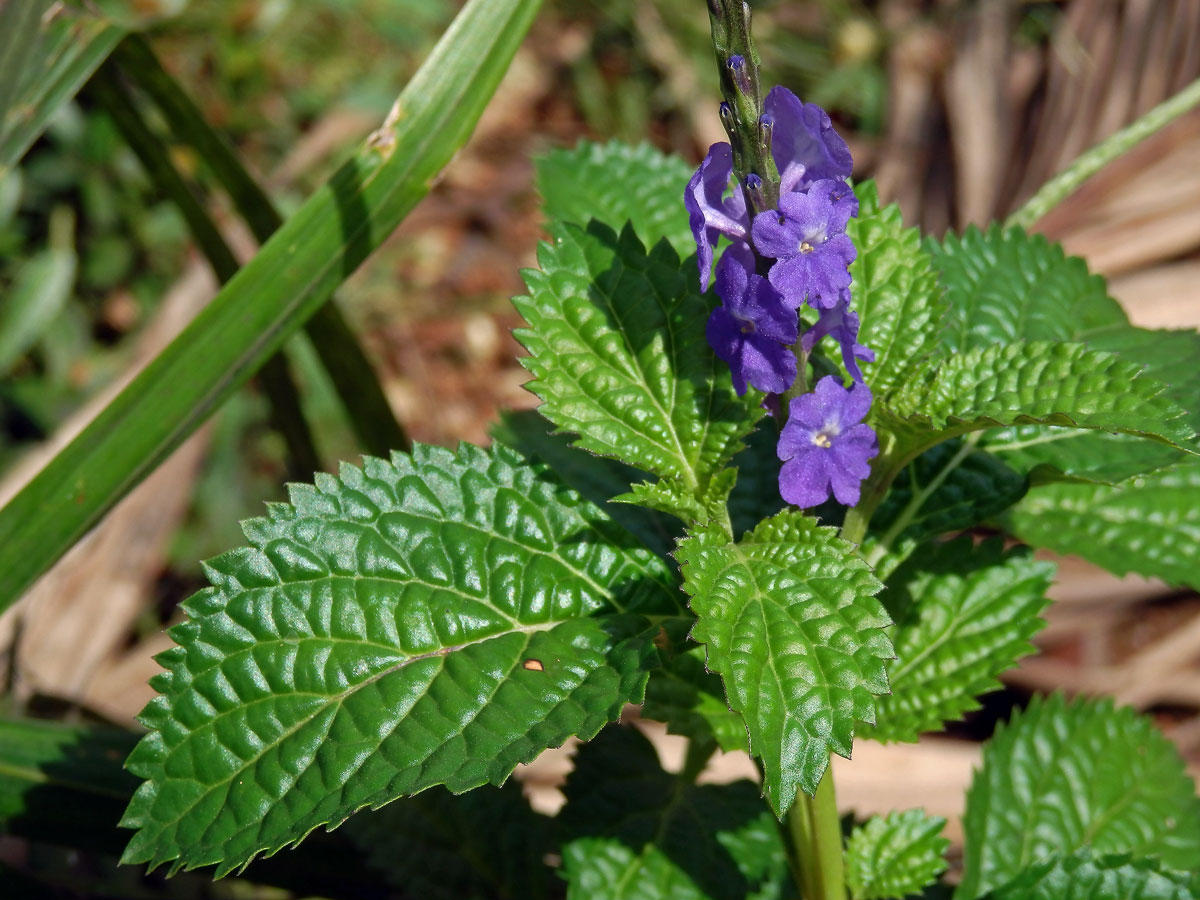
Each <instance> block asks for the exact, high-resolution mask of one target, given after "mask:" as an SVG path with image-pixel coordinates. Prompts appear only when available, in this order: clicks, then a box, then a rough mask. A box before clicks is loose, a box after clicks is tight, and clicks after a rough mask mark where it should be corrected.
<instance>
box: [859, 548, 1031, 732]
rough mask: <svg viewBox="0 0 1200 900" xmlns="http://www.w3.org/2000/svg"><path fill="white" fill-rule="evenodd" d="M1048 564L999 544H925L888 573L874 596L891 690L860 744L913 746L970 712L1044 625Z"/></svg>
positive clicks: (877, 706)
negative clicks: (888, 620)
mask: <svg viewBox="0 0 1200 900" xmlns="http://www.w3.org/2000/svg"><path fill="white" fill-rule="evenodd" d="M1053 577H1054V566H1053V565H1052V564H1051V563H1046V562H1039V561H1036V560H1034V559H1033V558H1032V556H1031V554H1030V552H1029V551H1028V550H1027V549H1025V548H1020V549H1014V550H1009V551H1006V550H1005V549H1004V542H1003V541H1002V540H1000V539H999V538H997V539H995V540H990V541H986V542H984V543H983V544H980V545H979V546H978V547H975V546H973V544H972V540H971V538H970V537H962V538H959V539H957V540H954V541H950V542H949V543H945V544H927V545H925V546H923V547H922V548H921V549H920V550H919V551H918V552H917V553H916V555H914V556H913V557H911V558H910V559H909V560H908V561H907V562H906V563H904V565H902V566H901V567H900V568H899V569H897V570H896V571H895V573H893V575H892V576H891V577H890V578H889V579H888V584H887V590H886V591H885V592H884V594H883V595H882V597H883V601H884V604H885V605H886V606H887V610H888V612H889V613H890V614H891V616H892V618H893V619H895V620H896V627H895V629H894V631H893V632H892V643H893V644H894V645H895V647H896V658H895V659H893V660H889V661H888V664H887V674H888V682H889V684H891V687H892V692H891V694H889V695H888V696H886V697H880V698H879V699H878V700H876V701H875V726H874V727H873V728H865V729H863V730H862V732H861V736H862V737H871V738H874V739H876V740H879V741H916V740H917V737H918V736H919V735H920V734H921V732H924V731H940V730H941V728H942V727H943V725H944V724H945V723H946V722H948V721H951V720H954V719H958V718H960V717H961V716H962V714H963V713H965V712H969V711H970V710H973V709H978V708H979V703H978V702H977V701H976V699H975V698H976V697H978V696H979V695H980V694H984V693H987V692H988V691H992V690H995V689H997V688H999V687H1000V682H999V681H997V680H996V679H997V676H999V675H1000V674H1001V673H1002V672H1004V671H1006V670H1008V669H1010V668H1012V666H1013V665H1014V664H1015V663H1016V661H1017V660H1018V659H1020V658H1021V657H1022V656H1025V655H1026V654H1028V653H1030V652H1031V651H1032V650H1033V646H1032V645H1031V644H1030V642H1029V639H1030V638H1031V637H1033V635H1035V634H1036V633H1037V632H1038V631H1040V630H1041V628H1042V626H1043V625H1044V624H1045V623H1044V622H1043V621H1042V620H1041V619H1040V618H1039V614H1040V613H1041V611H1042V610H1043V609H1045V608H1046V606H1047V605H1048V604H1049V602H1050V601H1049V599H1048V598H1047V597H1046V590H1047V589H1048V588H1049V587H1050V582H1051V580H1052V579H1053Z"/></svg>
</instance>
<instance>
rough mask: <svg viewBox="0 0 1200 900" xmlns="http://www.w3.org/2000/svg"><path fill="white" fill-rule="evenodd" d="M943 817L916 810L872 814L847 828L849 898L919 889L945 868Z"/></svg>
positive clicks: (877, 898) (872, 898) (874, 899)
mask: <svg viewBox="0 0 1200 900" xmlns="http://www.w3.org/2000/svg"><path fill="white" fill-rule="evenodd" d="M945 826H946V820H945V819H943V818H940V817H939V816H927V815H925V813H924V812H922V811H921V810H919V809H906V810H904V811H903V812H894V813H890V814H889V815H888V816H887V818H884V817H882V816H873V817H872V818H870V819H868V820H867V821H866V822H865V823H864V824H862V825H859V826H858V827H857V828H855V829H854V831H852V832H851V833H850V840H849V841H848V842H847V844H846V885H847V887H849V888H850V895H851V896H852V897H853V898H854V900H892V898H895V900H900V898H902V897H907V896H909V895H910V894H919V893H921V891H922V890H923V889H924V888H925V887H926V886H928V885H930V884H932V883H933V882H934V881H936V880H937V877H938V876H939V875H940V874H942V872H944V871H945V870H946V850H947V849H949V847H950V841H949V840H947V839H946V838H944V837H942V836H941V833H942V829H943V828H944V827H945Z"/></svg>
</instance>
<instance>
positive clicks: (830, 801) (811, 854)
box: [788, 767, 846, 900]
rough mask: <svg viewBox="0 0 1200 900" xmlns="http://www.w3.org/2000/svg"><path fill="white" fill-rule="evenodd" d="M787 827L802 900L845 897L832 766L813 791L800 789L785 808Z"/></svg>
mask: <svg viewBox="0 0 1200 900" xmlns="http://www.w3.org/2000/svg"><path fill="white" fill-rule="evenodd" d="M788 830H789V831H790V832H791V836H792V847H793V849H794V850H795V853H796V856H797V858H798V861H799V869H800V884H799V885H798V887H799V888H800V896H801V897H803V898H804V900H846V875H845V869H844V865H843V862H842V823H841V820H840V819H839V818H838V811H837V795H836V793H835V792H834V787H833V768H832V767H830V768H827V769H826V770H825V775H824V776H823V777H822V778H821V783H820V784H819V785H818V786H817V793H816V795H815V796H813V797H809V796H807V795H806V794H804V793H801V794H800V795H799V796H798V797H797V798H796V802H795V803H794V804H793V805H792V808H791V810H789V812H788Z"/></svg>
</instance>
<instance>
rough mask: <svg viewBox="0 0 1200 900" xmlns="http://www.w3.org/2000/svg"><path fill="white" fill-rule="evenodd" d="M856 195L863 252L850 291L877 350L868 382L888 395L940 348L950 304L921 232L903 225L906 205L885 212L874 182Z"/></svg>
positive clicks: (857, 236)
mask: <svg viewBox="0 0 1200 900" xmlns="http://www.w3.org/2000/svg"><path fill="white" fill-rule="evenodd" d="M855 193H856V194H857V195H858V198H859V204H860V205H859V213H858V216H857V217H856V218H853V219H851V220H850V221H849V223H848V224H847V225H846V233H847V234H848V235H850V238H851V239H852V240H853V241H854V246H855V247H856V248H857V249H858V257H857V258H856V259H855V260H854V262H853V263H851V264H850V275H851V277H852V278H853V279H854V281H853V283H852V284H851V286H850V290H851V292H852V294H853V297H854V308H855V310H857V312H858V315H859V318H860V319H861V321H862V330H861V332H860V334H859V340H860V341H861V342H862V343H863V344H865V345H866V346H868V347H870V348H871V349H872V350H874V351H875V362H874V363H872V364H870V365H868V366H867V373H866V374H867V382H868V383H869V384H870V385H871V390H872V391H873V392H874V393H875V394H876V396H882V395H883V394H884V393H886V392H887V391H889V390H891V389H892V387H894V386H895V385H896V384H898V383H900V381H901V380H902V379H903V377H904V375H905V374H906V373H907V372H908V371H909V370H910V369H912V368H913V367H914V366H915V365H916V364H917V363H919V362H920V361H921V360H922V359H924V358H925V357H927V356H929V355H930V354H931V353H933V352H935V351H936V350H937V349H938V345H939V341H940V337H939V335H940V332H941V330H942V328H943V327H944V321H945V317H946V313H947V309H948V306H947V303H946V299H945V297H944V296H943V292H942V288H941V286H940V285H939V284H938V280H937V273H936V272H935V271H934V268H933V264H932V261H931V259H930V257H929V254H928V253H926V252H925V250H924V249H922V247H921V236H920V232H919V231H918V230H917V229H916V228H905V227H904V226H903V224H902V223H901V221H900V207H899V206H897V205H896V204H894V203H893V204H892V205H891V206H888V207H885V208H883V209H880V208H879V196H878V193H877V191H876V189H875V183H874V182H872V181H868V182H864V183H863V184H860V185H858V186H857V187H856V188H855Z"/></svg>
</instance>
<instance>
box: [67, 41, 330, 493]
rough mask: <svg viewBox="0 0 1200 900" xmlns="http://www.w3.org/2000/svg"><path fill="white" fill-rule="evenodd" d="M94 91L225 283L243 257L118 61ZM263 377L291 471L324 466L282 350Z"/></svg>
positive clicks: (92, 85)
mask: <svg viewBox="0 0 1200 900" xmlns="http://www.w3.org/2000/svg"><path fill="white" fill-rule="evenodd" d="M88 91H89V93H91V95H92V96H93V97H95V99H96V100H97V101H98V102H99V103H100V105H101V106H102V107H103V108H104V111H105V112H107V113H108V115H109V118H111V119H112V120H113V123H114V124H115V125H116V126H117V129H118V130H119V131H120V132H121V135H122V137H124V138H125V142H126V143H127V144H128V145H129V148H130V149H131V150H132V151H133V152H134V155H135V156H137V158H138V160H139V161H140V162H141V164H142V167H143V168H144V169H145V170H146V174H147V175H149V176H150V180H151V181H152V182H153V183H154V185H155V186H156V187H157V188H158V189H159V190H160V191H162V192H163V193H164V194H165V195H166V196H167V197H169V198H170V199H171V201H172V202H173V203H174V204H175V206H176V208H177V209H178V210H179V212H180V214H181V215H182V216H183V219H184V221H185V222H186V223H187V226H188V230H189V231H191V233H192V239H193V240H195V242H196V246H197V247H199V248H200V252H201V253H203V254H204V258H205V259H207V260H208V264H209V265H210V266H211V267H212V270H213V274H214V275H216V277H217V280H218V281H219V282H220V283H221V284H225V283H226V282H228V281H229V280H230V279H231V278H233V276H234V275H236V274H237V272H238V269H239V266H238V261H237V258H236V257H235V256H234V255H233V251H232V250H231V249H229V245H228V244H227V243H225V239H224V238H223V237H221V232H220V231H219V230H218V228H217V226H216V225H215V224H214V223H213V221H212V219H211V218H210V217H209V215H208V213H207V211H206V210H205V209H204V206H203V204H202V203H201V202H200V200H199V199H198V198H197V197H196V195H195V194H194V193H192V190H191V188H190V187H189V186H188V185H187V183H186V182H185V181H184V180H183V177H182V176H181V175H180V174H179V171H178V170H177V169H176V168H175V166H174V165H173V164H172V163H171V160H170V159H169V158H168V156H167V153H166V150H165V149H164V147H163V144H162V141H160V140H159V138H158V137H156V136H155V135H154V134H153V133H152V132H151V131H150V129H149V127H147V125H146V123H145V122H144V121H143V120H142V117H141V116H140V115H139V114H138V111H137V106H136V105H135V103H134V99H133V96H132V95H131V94H130V93H129V91H128V90H127V89H126V87H125V85H124V84H123V83H122V81H121V78H120V75H119V73H118V72H117V70H116V68H115V66H114V65H113V64H112V62H111V61H110V62H106V63H105V64H104V65H103V66H101V67H100V69H99V70H98V71H97V72H96V74H95V75H94V76H93V77H92V80H91V81H90V82H89V85H88ZM258 379H259V383H260V384H261V385H262V388H263V391H264V392H265V393H266V395H267V400H268V403H269V404H270V408H271V413H270V420H271V425H272V427H273V428H274V429H275V430H276V431H278V432H279V433H280V435H281V436H282V437H283V440H284V443H285V445H286V446H287V453H288V461H287V468H288V477H289V478H291V479H292V480H297V481H304V480H308V479H309V478H311V477H312V473H313V472H315V471H317V470H319V469H320V468H321V459H320V455H319V454H318V453H317V448H316V442H315V441H314V440H313V436H312V432H311V431H310V430H309V427H308V423H307V421H306V420H305V418H304V410H303V408H302V407H301V404H300V393H299V391H298V390H297V388H296V382H295V380H294V379H293V378H292V373H291V371H290V370H289V368H288V365H287V360H285V359H284V358H283V355H282V354H276V355H275V356H272V357H271V358H270V359H269V360H267V362H266V363H265V364H264V365H263V367H262V369H261V370H260V371H259V373H258Z"/></svg>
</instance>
